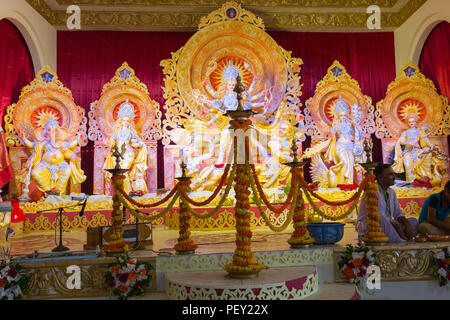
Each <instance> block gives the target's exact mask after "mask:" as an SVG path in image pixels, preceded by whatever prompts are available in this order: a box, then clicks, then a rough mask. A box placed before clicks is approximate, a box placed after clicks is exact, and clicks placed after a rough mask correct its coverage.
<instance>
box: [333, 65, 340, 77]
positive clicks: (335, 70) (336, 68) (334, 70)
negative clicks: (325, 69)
mask: <svg viewBox="0 0 450 320" xmlns="http://www.w3.org/2000/svg"><path fill="white" fill-rule="evenodd" d="M331 72H332V73H333V75H334V76H335V77H339V76H340V75H341V74H342V69H341V68H339V67H337V66H336V67H334V68H333V69H331Z"/></svg>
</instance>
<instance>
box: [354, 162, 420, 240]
mask: <svg viewBox="0 0 450 320" xmlns="http://www.w3.org/2000/svg"><path fill="white" fill-rule="evenodd" d="M375 177H376V179H377V183H378V192H377V195H378V213H379V214H380V226H381V230H383V232H384V233H385V234H386V236H387V237H388V238H389V242H403V241H406V240H411V239H413V238H414V237H415V236H416V235H417V226H418V223H417V219H415V218H408V219H406V217H405V215H404V214H403V212H402V210H401V208H400V203H399V202H398V199H397V195H396V193H395V191H394V190H392V189H391V188H390V186H393V185H394V183H395V173H394V170H393V169H392V168H391V166H390V165H388V164H382V163H380V164H378V165H377V167H376V168H375ZM366 230H367V206H366V200H365V195H363V196H362V198H361V203H360V206H359V212H358V221H357V222H356V231H357V232H358V234H359V235H360V236H361V235H363V234H364V233H365V232H366Z"/></svg>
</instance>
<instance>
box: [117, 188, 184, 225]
mask: <svg viewBox="0 0 450 320" xmlns="http://www.w3.org/2000/svg"><path fill="white" fill-rule="evenodd" d="M179 197H180V195H179V194H178V193H176V194H175V196H174V197H173V198H172V201H171V202H170V203H169V205H168V206H167V207H166V208H164V209H163V210H162V211H161V212H159V213H158V214H156V215H154V216H146V215H143V214H142V213H139V212H138V211H137V210H136V209H135V208H133V207H132V206H131V205H130V204H129V203H128V202H127V201H126V200H125V199H124V198H123V197H122V195H121V194H118V196H117V201H118V202H119V205H120V204H122V205H124V206H125V207H126V208H127V210H128V211H129V212H130V214H131V215H132V216H134V217H135V218H137V219H139V220H144V221H154V220H158V219H159V218H161V217H163V216H164V215H165V214H166V213H168V212H169V211H170V210H171V209H172V208H173V206H174V205H175V202H176V201H177V200H178V198H179ZM122 218H123V217H121V218H120V219H122Z"/></svg>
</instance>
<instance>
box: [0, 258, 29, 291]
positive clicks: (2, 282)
mask: <svg viewBox="0 0 450 320" xmlns="http://www.w3.org/2000/svg"><path fill="white" fill-rule="evenodd" d="M30 281H31V278H30V276H29V275H28V274H27V273H26V272H25V270H24V268H23V267H22V266H21V265H19V264H7V263H6V261H2V262H1V264H0V300H16V299H21V298H23V297H25V296H26V295H27V294H28V291H29V289H30Z"/></svg>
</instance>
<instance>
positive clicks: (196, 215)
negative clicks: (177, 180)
mask: <svg viewBox="0 0 450 320" xmlns="http://www.w3.org/2000/svg"><path fill="white" fill-rule="evenodd" d="M235 174H236V166H235V165H234V166H233V169H232V170H231V173H230V176H229V178H228V183H227V186H226V188H225V191H224V194H223V196H222V198H221V199H220V201H219V203H218V204H217V206H216V207H215V208H214V209H212V210H211V211H210V212H209V213H206V214H199V213H197V212H195V210H193V209H192V208H191V206H190V205H189V203H187V202H186V205H187V210H189V213H190V214H191V215H193V216H194V217H197V218H199V219H208V218H211V217H212V216H214V215H215V214H216V213H217V212H218V211H219V210H220V209H221V208H222V207H223V205H224V203H225V201H226V200H227V198H228V194H229V193H230V191H231V187H232V186H233V181H234V177H235Z"/></svg>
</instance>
